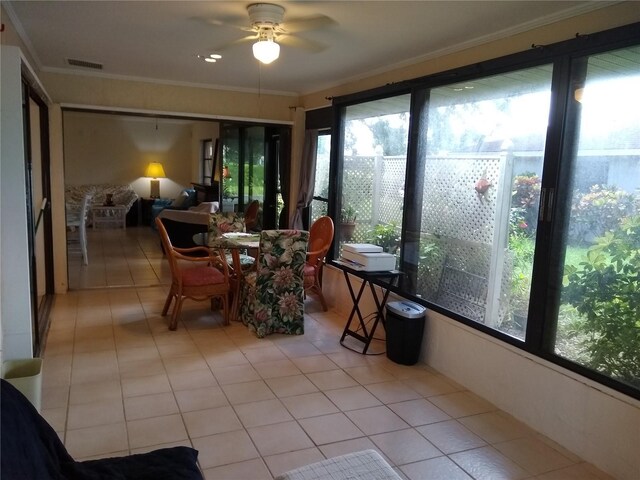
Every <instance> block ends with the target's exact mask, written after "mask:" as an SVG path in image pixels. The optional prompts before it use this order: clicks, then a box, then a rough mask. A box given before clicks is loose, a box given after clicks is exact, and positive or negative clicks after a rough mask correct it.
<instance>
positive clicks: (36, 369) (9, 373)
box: [2, 358, 42, 412]
mask: <svg viewBox="0 0 640 480" xmlns="http://www.w3.org/2000/svg"><path fill="white" fill-rule="evenodd" d="M2 378H3V379H5V380H6V381H7V382H9V383H10V384H11V385H13V386H14V387H16V388H17V389H18V390H19V391H20V393H22V394H23V395H24V396H25V397H27V399H28V400H29V401H30V402H31V403H32V404H33V406H34V407H36V410H38V412H39V411H40V407H41V405H42V359H41V358H25V359H20V360H7V361H5V362H2Z"/></svg>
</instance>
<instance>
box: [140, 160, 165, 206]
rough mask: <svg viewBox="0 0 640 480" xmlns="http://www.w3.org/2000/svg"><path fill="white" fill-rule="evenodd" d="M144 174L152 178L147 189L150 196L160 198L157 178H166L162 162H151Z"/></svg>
mask: <svg viewBox="0 0 640 480" xmlns="http://www.w3.org/2000/svg"><path fill="white" fill-rule="evenodd" d="M144 176H145V177H151V178H152V179H153V180H151V188H150V191H149V193H150V196H151V198H160V180H158V178H166V175H165V174H164V168H162V164H161V163H160V162H151V163H150V164H149V166H148V167H147V171H146V172H145V174H144Z"/></svg>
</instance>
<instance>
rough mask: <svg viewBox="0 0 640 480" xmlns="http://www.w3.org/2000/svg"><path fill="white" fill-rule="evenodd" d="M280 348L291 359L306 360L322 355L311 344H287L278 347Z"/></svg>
mask: <svg viewBox="0 0 640 480" xmlns="http://www.w3.org/2000/svg"><path fill="white" fill-rule="evenodd" d="M278 348H279V349H280V350H282V352H283V353H284V354H285V355H286V356H287V357H289V358H304V357H310V356H317V355H321V354H322V352H321V351H320V350H318V349H317V348H316V347H315V346H314V345H313V344H312V343H311V342H296V343H285V344H282V345H278Z"/></svg>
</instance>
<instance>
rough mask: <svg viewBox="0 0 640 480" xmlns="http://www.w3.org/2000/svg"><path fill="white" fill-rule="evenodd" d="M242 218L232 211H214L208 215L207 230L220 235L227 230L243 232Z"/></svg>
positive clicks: (227, 231)
mask: <svg viewBox="0 0 640 480" xmlns="http://www.w3.org/2000/svg"><path fill="white" fill-rule="evenodd" d="M244 230H245V227H244V220H243V219H242V217H240V216H239V215H238V214H237V213H234V212H225V213H223V212H216V213H212V214H211V215H210V217H209V232H212V233H215V234H216V235H222V234H223V233H229V232H244Z"/></svg>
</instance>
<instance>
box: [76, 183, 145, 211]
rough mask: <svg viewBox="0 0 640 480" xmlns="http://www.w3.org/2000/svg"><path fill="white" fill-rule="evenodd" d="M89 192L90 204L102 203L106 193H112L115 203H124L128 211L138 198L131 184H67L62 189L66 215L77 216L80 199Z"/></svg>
mask: <svg viewBox="0 0 640 480" xmlns="http://www.w3.org/2000/svg"><path fill="white" fill-rule="evenodd" d="M87 193H90V194H91V195H92V200H91V204H92V205H102V204H103V203H104V202H105V200H106V198H107V194H112V195H113V203H114V204H115V205H124V206H125V207H126V209H127V210H126V211H127V212H129V210H130V209H131V207H132V206H133V204H134V203H136V200H137V199H138V194H137V193H136V192H135V190H134V189H133V188H132V187H131V185H111V184H106V183H105V184H97V185H67V186H65V191H64V200H65V208H66V211H67V216H68V217H77V216H78V215H79V212H80V208H81V206H82V199H83V198H84V196H85V195H86V194H87Z"/></svg>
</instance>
